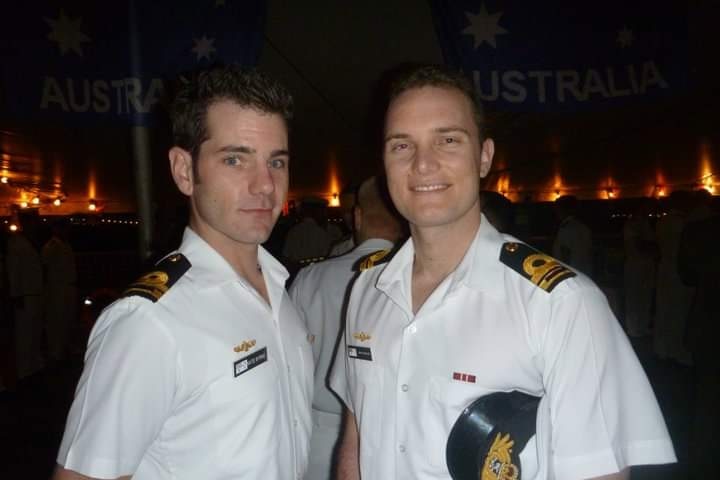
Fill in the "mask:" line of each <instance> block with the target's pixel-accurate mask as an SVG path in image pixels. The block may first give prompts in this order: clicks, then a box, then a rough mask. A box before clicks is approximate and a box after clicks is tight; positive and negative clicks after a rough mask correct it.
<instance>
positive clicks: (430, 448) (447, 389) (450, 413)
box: [424, 376, 497, 468]
mask: <svg viewBox="0 0 720 480" xmlns="http://www.w3.org/2000/svg"><path fill="white" fill-rule="evenodd" d="M495 391H497V390H494V389H490V388H487V387H484V386H482V385H478V384H474V383H465V382H462V383H461V382H459V381H456V380H452V379H450V378H445V377H439V376H433V377H431V378H430V388H429V396H430V402H429V407H430V408H431V410H432V411H431V414H430V415H428V416H427V421H430V422H433V423H434V424H435V425H434V426H433V427H432V430H433V431H435V432H437V434H436V435H432V436H430V438H428V439H427V440H426V441H425V442H424V445H425V446H426V448H427V450H426V452H425V454H426V458H428V460H429V461H430V463H431V464H432V465H433V466H435V467H442V468H447V458H446V453H445V452H446V450H447V440H448V437H449V436H450V430H452V427H453V425H455V422H456V421H457V419H458V417H459V416H460V414H461V413H462V412H463V410H464V409H465V408H466V407H467V406H469V405H470V404H471V403H472V402H474V401H475V400H477V399H478V398H480V397H482V396H483V395H487V394H489V393H493V392H495Z"/></svg>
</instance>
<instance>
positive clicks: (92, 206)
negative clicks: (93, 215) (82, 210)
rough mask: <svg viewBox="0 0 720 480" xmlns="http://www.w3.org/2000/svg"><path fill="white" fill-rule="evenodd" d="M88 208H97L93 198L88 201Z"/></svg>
mask: <svg viewBox="0 0 720 480" xmlns="http://www.w3.org/2000/svg"><path fill="white" fill-rule="evenodd" d="M88 210H90V211H91V212H94V211H95V210H97V203H95V200H90V203H89V204H88Z"/></svg>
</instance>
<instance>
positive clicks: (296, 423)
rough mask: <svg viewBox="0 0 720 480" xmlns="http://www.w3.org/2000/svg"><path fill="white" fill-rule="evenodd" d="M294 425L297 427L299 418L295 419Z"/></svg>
mask: <svg viewBox="0 0 720 480" xmlns="http://www.w3.org/2000/svg"><path fill="white" fill-rule="evenodd" d="M293 425H294V426H296V427H297V426H298V421H297V418H296V419H295V420H293Z"/></svg>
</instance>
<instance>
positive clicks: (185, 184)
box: [168, 146, 195, 197]
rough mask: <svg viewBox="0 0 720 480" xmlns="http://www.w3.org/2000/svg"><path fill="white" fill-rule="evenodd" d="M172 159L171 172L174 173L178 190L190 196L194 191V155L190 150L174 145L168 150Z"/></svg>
mask: <svg viewBox="0 0 720 480" xmlns="http://www.w3.org/2000/svg"><path fill="white" fill-rule="evenodd" d="M168 158H169V159H170V173H171V174H172V177H173V180H174V181H175V185H177V187H178V190H180V192H182V193H183V194H185V195H187V196H188V197H189V196H191V195H192V193H193V186H194V180H195V179H194V178H193V166H192V156H191V155H190V152H188V151H187V150H185V149H183V148H180V147H177V146H176V147H172V148H171V149H170V151H169V152H168Z"/></svg>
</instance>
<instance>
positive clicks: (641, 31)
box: [430, 0, 689, 111]
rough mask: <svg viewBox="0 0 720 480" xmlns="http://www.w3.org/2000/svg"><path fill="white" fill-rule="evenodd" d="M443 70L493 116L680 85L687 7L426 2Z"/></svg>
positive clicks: (559, 0) (662, 1)
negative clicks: (456, 74)
mask: <svg viewBox="0 0 720 480" xmlns="http://www.w3.org/2000/svg"><path fill="white" fill-rule="evenodd" d="M430 4H431V8H432V13H433V19H434V23H435V29H436V32H437V36H438V40H439V42H440V45H441V48H442V51H443V55H444V57H445V61H446V63H447V64H449V65H452V66H455V67H457V68H460V69H462V70H464V71H465V72H466V73H467V74H468V75H469V76H470V77H471V78H472V80H473V82H474V84H475V87H476V90H477V91H478V94H479V95H480V97H481V99H482V100H483V101H484V103H486V104H487V105H488V106H489V107H490V108H492V109H495V110H511V111H578V110H586V109H594V108H604V107H606V106H611V105H615V104H619V103H627V102H628V101H632V100H635V99H640V98H648V97H656V96H659V95H667V94H669V93H672V92H677V91H678V90H681V89H683V88H685V87H686V86H687V83H688V76H689V74H688V52H687V49H688V26H687V5H686V4H685V3H684V2H671V1H667V0H632V1H627V0H602V1H595V2H578V1H577V0H553V1H550V2H540V1H536V0H507V1H503V0H430Z"/></svg>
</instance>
